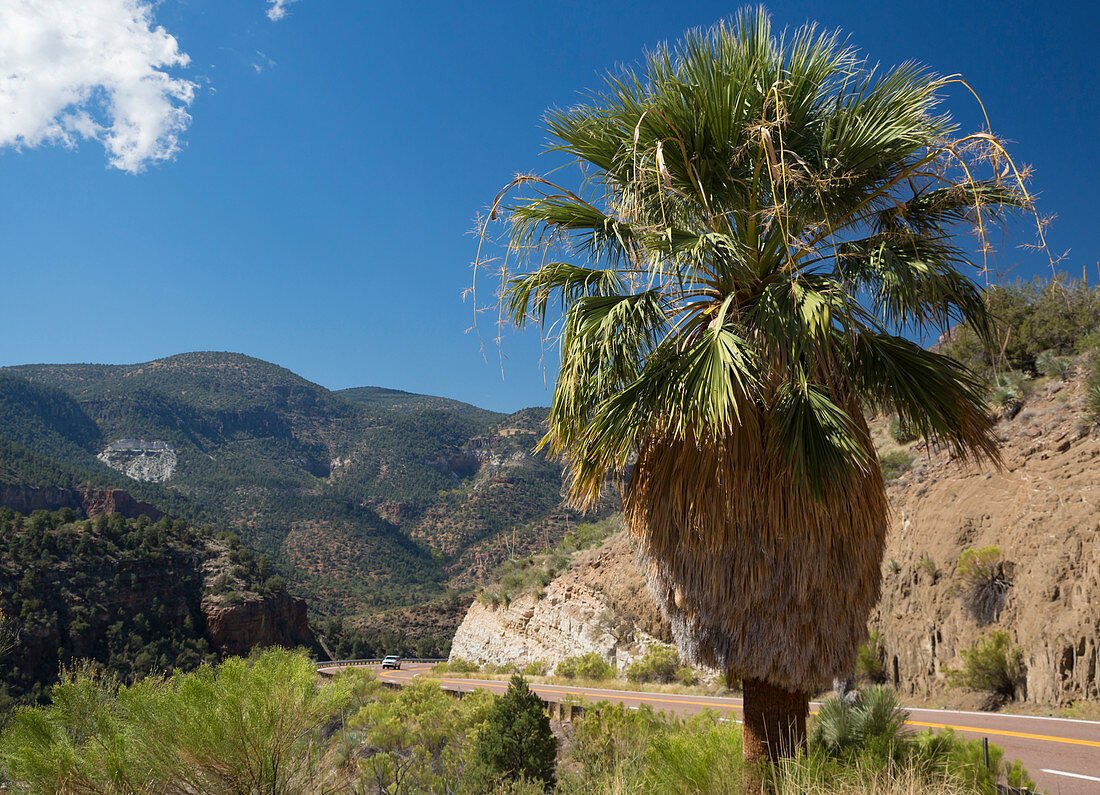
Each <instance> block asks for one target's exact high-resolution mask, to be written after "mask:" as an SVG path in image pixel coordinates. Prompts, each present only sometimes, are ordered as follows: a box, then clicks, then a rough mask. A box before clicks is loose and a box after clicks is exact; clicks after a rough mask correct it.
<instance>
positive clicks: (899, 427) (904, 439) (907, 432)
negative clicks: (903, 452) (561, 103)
mask: <svg viewBox="0 0 1100 795" xmlns="http://www.w3.org/2000/svg"><path fill="white" fill-rule="evenodd" d="M890 436H891V437H892V438H893V440H894V441H895V442H897V443H898V444H909V442H913V441H916V439H917V433H916V431H914V430H913V429H912V428H911V427H910V426H909V425H908V424H907V423H905V422H902V419H901V417H898V416H897V415H894V417H893V419H891V420H890Z"/></svg>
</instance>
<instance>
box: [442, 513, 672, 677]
mask: <svg viewBox="0 0 1100 795" xmlns="http://www.w3.org/2000/svg"><path fill="white" fill-rule="evenodd" d="M671 639H672V638H671V632H670V631H669V628H668V625H667V624H666V623H665V622H664V620H663V618H662V617H661V616H660V614H659V613H658V611H657V606H656V604H655V603H654V602H653V599H652V598H651V597H650V596H649V592H648V591H647V590H646V587H645V581H644V579H643V577H642V575H641V573H640V572H639V571H638V568H637V566H635V564H634V555H633V552H632V551H631V550H630V547H629V543H628V541H627V539H626V537H625V536H624V535H623V534H619V535H617V536H614V537H613V538H612V539H610V540H609V541H608V542H607V543H606V544H604V545H603V546H602V547H600V548H599V549H597V550H594V551H592V552H589V553H586V554H584V555H582V556H580V557H579V559H578V560H577V561H576V562H575V564H574V566H573V567H572V568H571V570H570V571H568V572H566V573H565V574H562V575H561V576H559V577H557V578H555V579H554V580H553V581H552V582H551V583H550V584H549V585H547V586H546V588H545V590H544V591H543V592H541V593H526V594H523V595H522V596H519V597H517V598H515V599H513V600H512V601H511V602H509V603H508V604H507V605H498V606H495V607H494V606H491V605H488V604H483V603H481V602H474V603H473V604H472V605H471V606H470V609H469V611H468V612H467V613H466V617H465V618H464V619H463V621H462V623H461V624H460V625H459V627H458V631H457V632H456V634H455V638H454V641H453V643H452V644H451V656H452V658H462V659H470V660H478V661H481V662H493V663H496V664H503V663H516V664H518V665H526V664H527V663H530V662H536V661H543V662H546V663H549V664H551V665H555V664H557V663H558V662H560V661H561V660H563V659H564V658H566V657H571V656H575V655H578V654H585V653H587V652H596V653H598V654H600V655H601V656H602V657H604V658H605V659H606V660H608V661H609V662H611V663H612V664H614V665H616V666H617V667H619V668H620V669H621V668H623V667H625V666H626V665H629V664H630V662H632V661H633V660H634V659H635V658H636V657H638V656H639V655H641V654H642V653H644V651H645V649H646V648H647V647H649V646H650V645H652V644H654V643H658V642H666V643H667V642H669V641H671Z"/></svg>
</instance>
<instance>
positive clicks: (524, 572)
mask: <svg viewBox="0 0 1100 795" xmlns="http://www.w3.org/2000/svg"><path fill="white" fill-rule="evenodd" d="M622 529H623V524H622V517H621V516H620V515H619V514H614V515H612V516H608V517H606V518H604V519H600V520H599V521H595V522H582V523H580V524H578V525H576V526H575V527H573V528H570V529H568V530H566V532H565V536H564V537H563V538H562V540H561V541H559V542H558V543H557V544H555V545H554V546H553V547H550V548H548V549H546V550H545V551H543V552H538V553H535V554H531V555H526V556H523V557H517V556H512V557H509V558H508V559H507V560H506V561H504V563H502V564H501V565H500V566H498V567H497V569H496V570H495V571H494V572H493V573H492V574H491V575H490V579H491V580H492V584H490V585H487V586H485V588H484V589H482V591H481V593H479V594H478V597H477V598H478V601H480V602H482V603H483V604H487V605H491V606H493V607H496V606H497V605H504V606H505V607H507V606H508V605H509V604H510V603H511V601H512V600H513V599H515V598H517V597H519V596H522V595H524V594H528V593H534V594H535V595H536V596H539V597H541V595H542V590H543V589H544V588H545V587H546V586H547V585H549V584H550V581H551V580H553V579H554V578H555V577H557V576H558V575H559V574H561V573H563V572H565V571H568V570H569V566H570V565H571V564H572V561H573V558H574V556H575V555H576V554H577V553H578V552H583V551H584V550H586V549H592V548H593V547H597V546H599V545H600V544H602V543H603V542H604V541H606V540H607V539H608V538H609V537H610V536H611V535H613V534H614V533H617V532H619V531H620V530H622Z"/></svg>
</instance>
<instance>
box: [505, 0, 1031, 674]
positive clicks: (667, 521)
mask: <svg viewBox="0 0 1100 795" xmlns="http://www.w3.org/2000/svg"><path fill="white" fill-rule="evenodd" d="M957 82H960V81H958V80H957V79H956V78H938V77H936V76H935V75H932V74H931V73H930V72H928V71H927V70H925V69H924V68H922V67H920V66H917V65H914V64H905V65H903V66H900V67H898V68H895V69H892V70H887V71H881V72H880V71H878V70H876V69H874V68H871V67H870V66H869V65H868V64H867V63H866V62H865V61H864V60H862V59H861V58H860V56H859V55H858V54H857V53H856V52H855V51H854V50H853V49H851V48H850V47H848V46H846V45H845V44H844V43H843V41H842V39H841V38H840V36H839V35H838V34H836V33H823V32H820V31H818V30H816V29H814V28H813V27H807V28H803V29H800V30H798V31H796V32H795V33H793V34H791V35H789V36H788V35H784V36H775V35H773V33H772V29H771V23H770V20H769V18H768V16H767V15H766V14H765V13H764V12H763V11H753V12H746V13H743V14H742V15H740V16H739V17H738V18H737V19H736V21H734V22H733V23H730V24H720V25H718V26H717V27H715V28H714V29H712V30H710V31H707V32H695V33H691V34H688V36H687V37H686V38H685V39H684V40H683V41H682V42H680V43H679V44H678V45H677V46H676V47H675V48H662V49H659V50H658V51H656V52H655V53H653V54H651V55H650V56H649V57H648V58H647V59H646V61H645V64H644V66H643V67H642V68H640V69H639V70H638V71H636V72H631V71H628V72H624V73H622V74H620V75H618V76H614V77H612V78H610V79H609V80H608V83H607V85H606V87H605V88H604V90H603V91H601V92H595V93H593V94H591V95H589V97H588V99H587V101H586V103H585V104H584V105H583V106H582V107H577V108H573V109H570V110H563V111H554V112H552V113H550V114H549V116H548V118H547V128H548V130H549V132H550V133H551V134H552V135H553V136H554V138H555V139H556V142H555V144H554V147H553V148H555V149H557V150H559V151H561V152H565V153H568V154H570V155H572V156H573V157H575V158H576V160H577V162H578V163H579V164H580V166H581V167H582V169H583V173H584V180H583V190H581V191H572V190H568V189H566V188H563V187H560V186H559V185H556V184H554V183H551V182H550V181H548V180H545V179H541V178H536V177H530V176H525V177H519V178H517V180H516V181H515V182H514V183H513V184H512V185H511V186H510V187H509V188H508V189H506V190H505V191H502V192H501V194H500V195H499V196H498V197H497V199H496V200H495V201H494V204H493V207H492V210H491V213H490V215H491V217H494V218H501V219H502V220H503V221H504V222H505V225H506V229H507V231H506V239H507V246H508V255H507V257H506V258H505V261H506V262H507V263H509V264H508V265H506V266H505V267H503V269H502V273H503V277H504V281H503V283H502V297H501V305H500V311H501V316H502V320H507V321H509V322H512V323H514V324H516V325H519V326H523V325H524V324H525V323H527V322H528V321H533V322H535V323H537V324H539V325H540V326H541V327H542V328H543V330H544V331H545V332H547V333H548V334H551V335H552V336H554V337H555V338H556V340H557V342H558V345H559V349H560V353H561V368H560V372H559V373H558V378H557V383H556V385H555V390H554V397H553V401H552V405H551V409H550V427H549V432H548V433H547V435H546V437H545V438H544V439H543V442H542V444H543V445H544V446H545V447H547V448H548V449H549V450H550V451H551V452H553V453H554V454H556V455H558V456H560V457H561V458H562V459H563V460H564V462H565V464H566V471H567V476H568V479H569V487H570V493H571V495H572V499H573V502H574V503H575V504H576V505H578V506H581V507H584V506H587V505H592V504H594V503H595V502H596V501H597V500H598V498H599V495H600V491H601V489H603V488H604V487H605V486H606V485H607V483H608V479H609V478H618V479H619V481H620V485H621V486H622V487H623V493H624V499H625V505H626V516H627V525H628V527H629V528H630V530H631V532H632V533H634V535H635V536H636V537H638V538H639V539H640V541H641V542H642V543H641V549H642V554H643V556H644V557H645V560H646V566H647V573H648V575H649V577H650V583H651V585H652V586H653V588H654V591H655V593H657V595H658V598H659V600H660V601H661V604H662V605H663V606H664V608H665V610H666V612H667V613H668V615H669V616H670V618H671V619H672V620H673V626H674V627H677V633H678V637H679V638H680V640H681V643H682V644H683V646H684V648H685V650H687V651H688V652H689V654H691V655H692V657H693V658H694V659H696V660H700V661H704V662H709V663H711V664H714V665H717V666H719V667H723V668H729V669H732V670H735V671H738V672H741V673H743V674H745V675H748V676H751V677H754V678H760V679H764V680H767V681H771V682H774V683H786V684H789V685H792V686H793V685H796V684H797V685H798V686H799V687H809V686H810V685H811V684H812V683H816V682H817V681H820V679H822V678H826V677H827V676H830V675H832V674H833V673H839V672H841V671H842V670H843V669H844V666H845V665H846V664H847V662H850V660H851V659H852V658H853V655H854V653H855V648H856V646H857V645H858V642H859V640H860V635H861V633H862V631H863V627H864V626H865V619H866V616H867V613H868V611H869V610H870V608H871V606H872V605H873V604H874V601H875V598H876V597H877V594H878V578H879V558H880V556H881V552H882V540H883V539H882V536H883V532H884V530H885V526H886V500H885V496H884V490H883V484H882V479H881V475H880V473H879V470H878V464H877V459H876V457H875V455H874V451H873V449H872V446H871V442H870V438H869V433H868V430H867V425H866V422H865V419H864V417H865V415H866V413H867V412H870V411H875V410H879V409H882V408H887V409H889V410H891V411H896V412H897V413H898V415H899V417H901V419H902V421H904V422H905V423H906V425H907V427H910V428H913V429H914V430H915V431H916V432H917V433H919V434H921V435H923V436H924V437H925V438H927V439H928V440H929V441H930V442H932V443H938V444H943V445H946V446H947V447H949V448H950V449H951V450H952V451H953V452H954V453H955V454H957V455H959V456H963V457H965V456H972V457H975V458H986V459H992V460H994V461H995V460H996V459H997V445H996V439H995V438H994V436H993V432H992V419H991V417H990V416H989V414H988V412H987V410H986V408H985V405H984V402H983V400H982V395H981V390H980V389H979V388H978V385H977V384H976V382H975V381H974V379H973V376H972V375H971V374H970V373H969V372H967V371H966V370H965V369H963V368H961V367H959V366H958V365H957V364H955V363H954V362H952V361H950V360H949V359H946V358H945V357H942V356H939V355H937V354H934V353H931V352H928V351H924V350H922V349H921V348H920V347H919V346H917V345H915V344H914V343H912V342H909V341H908V340H907V339H906V338H905V335H907V334H913V333H914V332H915V333H926V332H932V331H936V330H938V331H945V330H947V329H948V328H950V327H952V326H954V325H956V324H958V323H963V324H966V325H968V326H970V327H971V328H973V329H974V330H975V331H976V332H977V333H978V335H979V336H980V337H981V338H983V339H988V338H989V336H990V326H991V323H990V319H989V317H988V315H987V312H986V308H985V304H984V303H983V301H982V300H981V295H980V291H979V289H978V287H977V285H976V284H975V281H974V277H975V276H976V274H978V273H981V272H982V270H983V268H984V263H983V264H982V265H975V264H974V263H972V262H971V261H970V259H969V257H968V255H967V252H966V249H965V248H964V247H962V246H960V245H958V244H956V243H955V242H954V236H955V234H956V233H957V232H960V231H970V230H976V232H977V234H978V236H979V245H980V247H981V248H982V249H983V250H984V248H986V246H987V238H988V236H989V234H990V232H991V230H992V229H993V228H994V227H995V226H996V225H997V224H999V223H1001V222H1002V221H1003V220H1004V219H1005V218H1006V216H1007V215H1008V214H1010V213H1013V212H1017V211H1020V210H1023V211H1027V212H1030V211H1031V199H1030V196H1029V194H1028V192H1027V190H1026V187H1025V186H1024V184H1023V181H1022V179H1021V178H1020V175H1019V172H1018V171H1017V170H1016V169H1015V167H1014V166H1013V165H1012V164H1011V161H1009V160H1007V155H1006V154H1005V150H1004V147H1003V146H1002V145H1001V144H1000V142H999V141H997V139H996V138H994V137H993V136H992V135H991V134H989V132H988V131H984V130H983V131H981V132H979V133H976V134H973V135H969V136H959V135H958V133H957V131H956V129H955V127H954V126H953V124H952V122H951V120H950V118H949V117H948V116H947V115H946V114H944V113H943V112H942V111H941V110H940V105H939V103H940V99H941V97H940V94H941V93H942V91H943V90H944V89H945V87H947V86H949V85H951V84H953V83H957Z"/></svg>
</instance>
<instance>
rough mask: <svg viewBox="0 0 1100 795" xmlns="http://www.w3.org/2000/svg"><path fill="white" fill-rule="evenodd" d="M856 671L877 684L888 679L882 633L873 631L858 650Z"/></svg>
mask: <svg viewBox="0 0 1100 795" xmlns="http://www.w3.org/2000/svg"><path fill="white" fill-rule="evenodd" d="M856 673H857V674H858V675H859V676H862V677H865V678H866V679H868V680H869V681H871V682H874V683H875V684H882V683H883V682H885V681H886V647H885V646H884V644H883V642H882V634H881V633H879V632H872V633H871V634H870V635H869V636H868V637H867V642H866V643H864V644H863V645H861V646H860V647H859V649H857V650H856Z"/></svg>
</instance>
